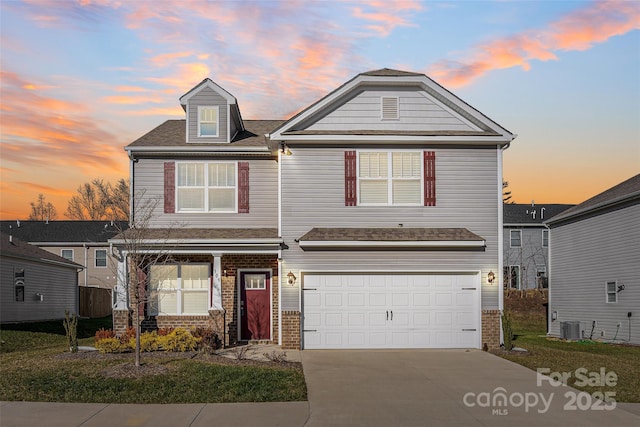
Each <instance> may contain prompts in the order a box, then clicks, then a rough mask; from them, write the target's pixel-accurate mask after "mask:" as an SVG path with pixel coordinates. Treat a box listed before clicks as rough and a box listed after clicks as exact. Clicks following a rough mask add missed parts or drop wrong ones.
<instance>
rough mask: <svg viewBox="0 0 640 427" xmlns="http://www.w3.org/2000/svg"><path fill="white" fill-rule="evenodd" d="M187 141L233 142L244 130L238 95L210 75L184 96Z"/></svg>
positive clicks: (182, 100)
mask: <svg viewBox="0 0 640 427" xmlns="http://www.w3.org/2000/svg"><path fill="white" fill-rule="evenodd" d="M180 104H181V105H182V109H183V110H184V111H185V113H186V118H187V121H186V137H187V143H191V144H212V143H229V142H231V141H233V138H234V137H235V136H236V134H237V133H238V132H240V131H242V130H244V125H243V123H242V116H241V115H240V109H239V107H238V102H237V100H236V98H235V97H234V96H233V95H231V94H230V93H229V92H227V91H226V90H224V89H223V88H222V87H220V86H218V85H217V84H216V83H215V82H213V81H212V80H211V79H209V78H206V79H204V80H203V81H202V82H200V83H199V84H198V85H196V86H195V87H194V88H193V89H191V90H190V91H189V92H187V93H185V94H184V95H182V97H180Z"/></svg>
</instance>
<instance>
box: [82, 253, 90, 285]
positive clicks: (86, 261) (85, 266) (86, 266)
mask: <svg viewBox="0 0 640 427" xmlns="http://www.w3.org/2000/svg"><path fill="white" fill-rule="evenodd" d="M82 247H83V248H84V286H85V287H86V286H87V280H89V278H88V277H87V270H89V264H88V263H89V247H88V246H87V244H86V243H83V244H82Z"/></svg>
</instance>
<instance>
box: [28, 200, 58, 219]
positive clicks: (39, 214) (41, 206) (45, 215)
mask: <svg viewBox="0 0 640 427" xmlns="http://www.w3.org/2000/svg"><path fill="white" fill-rule="evenodd" d="M57 217H58V212H57V211H56V208H55V206H53V204H52V203H51V202H47V201H46V197H45V195H44V194H42V193H41V194H38V200H36V201H35V202H31V213H30V214H29V218H28V219H29V220H30V221H48V220H54V219H56V218H57Z"/></svg>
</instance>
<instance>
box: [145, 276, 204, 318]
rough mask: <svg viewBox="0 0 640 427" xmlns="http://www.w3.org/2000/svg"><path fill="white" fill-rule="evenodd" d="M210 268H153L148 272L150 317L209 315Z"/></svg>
mask: <svg viewBox="0 0 640 427" xmlns="http://www.w3.org/2000/svg"><path fill="white" fill-rule="evenodd" d="M209 277H210V274H209V265H208V264H171V265H154V266H151V267H150V269H149V284H150V285H149V292H150V300H151V304H150V307H149V314H151V315H159V314H164V315H183V314H184V315H195V314H207V313H208V310H209Z"/></svg>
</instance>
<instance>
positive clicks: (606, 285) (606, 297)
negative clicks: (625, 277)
mask: <svg viewBox="0 0 640 427" xmlns="http://www.w3.org/2000/svg"><path fill="white" fill-rule="evenodd" d="M610 284H613V292H609V285H610ZM611 294H613V296H614V301H609V295H611ZM604 302H605V303H607V304H617V303H618V281H617V280H607V281H605V282H604Z"/></svg>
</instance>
